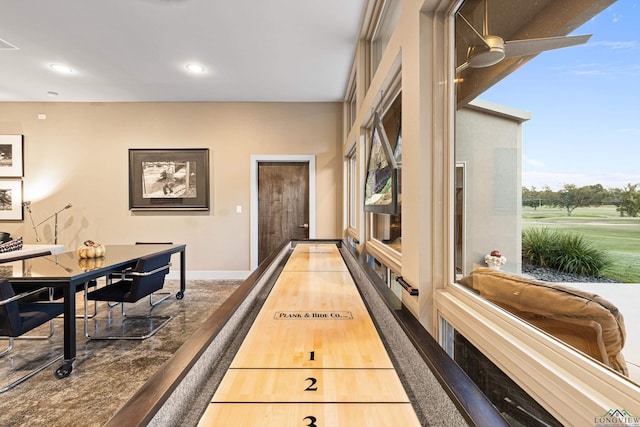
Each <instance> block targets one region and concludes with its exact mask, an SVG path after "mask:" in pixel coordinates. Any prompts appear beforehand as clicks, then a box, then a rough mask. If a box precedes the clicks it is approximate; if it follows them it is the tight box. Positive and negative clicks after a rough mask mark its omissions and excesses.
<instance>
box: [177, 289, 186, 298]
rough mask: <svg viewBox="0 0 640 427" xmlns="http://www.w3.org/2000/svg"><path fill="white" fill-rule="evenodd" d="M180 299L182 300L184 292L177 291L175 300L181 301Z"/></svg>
mask: <svg viewBox="0 0 640 427" xmlns="http://www.w3.org/2000/svg"><path fill="white" fill-rule="evenodd" d="M182 298H184V292H182V291H178V292H177V293H176V299H182Z"/></svg>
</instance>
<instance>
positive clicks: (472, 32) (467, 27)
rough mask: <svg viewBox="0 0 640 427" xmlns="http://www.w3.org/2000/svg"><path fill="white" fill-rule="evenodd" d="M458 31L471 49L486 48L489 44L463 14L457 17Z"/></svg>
mask: <svg viewBox="0 0 640 427" xmlns="http://www.w3.org/2000/svg"><path fill="white" fill-rule="evenodd" d="M456 20H457V22H456V29H458V30H460V35H461V36H462V38H463V39H464V41H466V42H467V43H468V44H469V46H470V47H472V46H486V47H489V46H488V45H487V42H486V41H485V39H484V37H483V36H482V34H480V33H479V32H478V31H477V30H476V29H475V28H474V27H473V25H471V23H470V22H469V21H467V18H465V17H464V16H463V15H462V14H461V13H458V14H457V15H456Z"/></svg>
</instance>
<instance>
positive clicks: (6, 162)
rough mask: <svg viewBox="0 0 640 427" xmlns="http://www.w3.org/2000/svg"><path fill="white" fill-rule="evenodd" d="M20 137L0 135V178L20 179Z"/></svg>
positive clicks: (22, 171) (21, 147) (21, 153)
mask: <svg viewBox="0 0 640 427" xmlns="http://www.w3.org/2000/svg"><path fill="white" fill-rule="evenodd" d="M22 150H23V138H22V135H0V177H2V178H20V177H22V176H23V174H24V159H23V157H22V155H23V152H22Z"/></svg>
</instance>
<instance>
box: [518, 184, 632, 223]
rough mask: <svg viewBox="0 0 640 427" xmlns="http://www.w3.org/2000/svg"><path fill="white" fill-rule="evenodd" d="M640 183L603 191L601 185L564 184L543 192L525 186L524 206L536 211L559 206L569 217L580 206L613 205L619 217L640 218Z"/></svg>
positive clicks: (545, 187) (544, 189) (545, 188)
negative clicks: (559, 187)
mask: <svg viewBox="0 0 640 427" xmlns="http://www.w3.org/2000/svg"><path fill="white" fill-rule="evenodd" d="M639 187H640V184H627V186H626V187H625V188H622V189H621V188H604V187H603V186H602V185H600V184H595V185H585V186H584V187H578V186H576V185H574V184H565V185H564V187H562V188H561V189H560V190H558V191H553V190H552V189H551V188H549V187H548V186H544V187H543V188H542V190H538V189H536V188H535V187H533V186H532V187H531V188H527V187H522V206H527V207H531V208H534V209H537V208H539V207H541V206H549V207H560V208H563V209H565V210H566V211H567V216H571V213H572V212H573V211H574V210H575V209H576V208H579V207H589V206H601V205H614V206H615V207H616V211H618V212H620V216H628V217H637V216H638V215H640V188H639Z"/></svg>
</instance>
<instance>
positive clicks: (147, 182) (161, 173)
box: [129, 148, 209, 210]
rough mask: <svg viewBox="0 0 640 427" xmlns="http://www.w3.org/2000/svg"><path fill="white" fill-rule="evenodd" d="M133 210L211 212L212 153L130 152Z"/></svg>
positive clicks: (185, 151) (176, 150) (130, 182)
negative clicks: (210, 170) (210, 172)
mask: <svg viewBox="0 0 640 427" xmlns="http://www.w3.org/2000/svg"><path fill="white" fill-rule="evenodd" d="M129 209H130V210H209V149H207V148H188V149H178V148H176V149H136V148H132V149H129Z"/></svg>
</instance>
